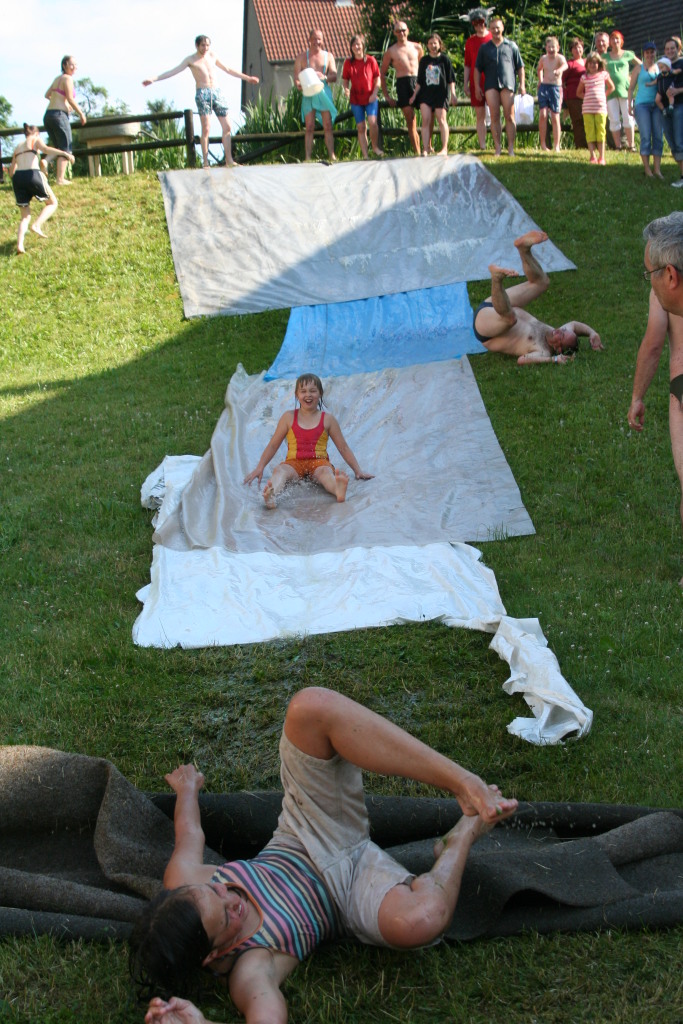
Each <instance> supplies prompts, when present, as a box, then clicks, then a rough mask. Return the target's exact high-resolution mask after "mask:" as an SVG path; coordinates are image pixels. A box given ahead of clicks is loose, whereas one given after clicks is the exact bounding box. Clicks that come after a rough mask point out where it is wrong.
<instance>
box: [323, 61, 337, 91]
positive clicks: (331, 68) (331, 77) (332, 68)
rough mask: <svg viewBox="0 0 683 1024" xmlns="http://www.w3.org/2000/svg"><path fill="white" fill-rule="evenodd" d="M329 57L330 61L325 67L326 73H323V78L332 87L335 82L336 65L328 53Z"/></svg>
mask: <svg viewBox="0 0 683 1024" xmlns="http://www.w3.org/2000/svg"><path fill="white" fill-rule="evenodd" d="M329 56H330V60H329V63H328V65H327V71H326V72H325V77H326V78H327V81H328V83H329V85H333V84H334V83H335V82H336V81H337V63H336V61H335V59H334V57H333V55H332V54H331V53H330V55H329Z"/></svg>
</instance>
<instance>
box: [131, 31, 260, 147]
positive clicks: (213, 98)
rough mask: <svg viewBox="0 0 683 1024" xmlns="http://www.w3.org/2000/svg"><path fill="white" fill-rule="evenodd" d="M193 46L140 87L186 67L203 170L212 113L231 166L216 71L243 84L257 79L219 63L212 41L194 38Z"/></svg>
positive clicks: (224, 107) (225, 112)
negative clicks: (199, 130) (191, 80)
mask: <svg viewBox="0 0 683 1024" xmlns="http://www.w3.org/2000/svg"><path fill="white" fill-rule="evenodd" d="M194 45H195V47H196V52H195V53H191V54H190V56H189V57H186V58H185V60H183V61H181V63H180V64H179V65H178V67H177V68H173V69H172V70H171V71H164V72H163V74H161V75H156V77H154V78H146V79H145V81H144V82H143V83H142V84H143V85H151V84H152V82H161V81H163V80H164V79H165V78H173V76H174V75H178V74H180V72H181V71H184V70H185V68H189V69H190V71H191V72H192V77H193V78H194V80H195V84H196V92H195V102H196V104H197V112H198V114H199V120H200V121H201V125H202V162H203V164H204V167H208V166H209V128H210V125H211V114H215V115H216V117H217V118H218V120H219V121H220V125H221V131H222V135H223V148H224V149H225V164H226V167H234V164H235V161H234V160H233V158H232V148H231V145H230V142H231V140H230V133H231V130H232V129H231V128H230V122H229V121H228V108H227V105H226V103H225V101H224V99H223V97H222V96H221V94H220V92H219V91H218V89H217V88H216V84H215V80H216V69H217V68H220V69H221V71H225V73H226V75H232V76H233V78H241V79H242V81H243V82H251V84H252V85H258V78H256V76H255V75H243V74H242V72H241V71H234V70H233V69H232V68H227V67H226V66H225V64H222V63H221V61H220V60H219V59H218V57H216V55H215V54H214V53H213V52H212V50H211V40H210V39H209V37H208V36H197V38H196V39H195V41H194Z"/></svg>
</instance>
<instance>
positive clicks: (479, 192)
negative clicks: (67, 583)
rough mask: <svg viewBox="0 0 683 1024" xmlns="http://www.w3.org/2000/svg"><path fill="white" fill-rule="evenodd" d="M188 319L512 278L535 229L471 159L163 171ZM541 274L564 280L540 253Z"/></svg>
mask: <svg viewBox="0 0 683 1024" xmlns="http://www.w3.org/2000/svg"><path fill="white" fill-rule="evenodd" d="M159 179H160V181H161V188H162V192H163V197H164V205H165V208H166V219H167V223H168V229H169V234H170V238H171V248H172V251H173V259H174V263H175V269H176V275H177V278H178V282H179V284H180V290H181V294H182V297H183V303H184V309H185V315H186V316H188V317H193V316H202V315H211V314H217V313H220V314H237V313H255V312H259V311H262V310H266V309H283V308H287V307H291V306H307V305H319V304H321V303H328V302H346V301H349V300H353V299H366V298H370V297H372V296H378V295H391V294H394V293H396V292H404V291H413V290H415V289H421V288H430V287H434V286H438V285H445V284H452V283H454V282H456V281H478V280H485V279H487V278H488V276H489V272H488V269H487V268H488V265H489V263H492V262H493V263H500V264H502V265H504V266H511V267H516V268H519V269H521V263H520V260H519V257H518V255H517V251H516V249H515V248H514V246H513V244H512V243H513V240H514V239H515V238H516V237H517V236H518V235H520V234H522V233H523V232H525V231H529V230H530V229H531V228H535V227H538V225H537V224H536V223H535V222H534V221H533V220H532V219H531V217H529V215H528V214H527V213H526V212H525V211H524V209H523V208H522V206H520V204H519V203H518V202H517V200H516V199H514V197H513V196H512V195H511V194H510V193H509V192H508V191H507V190H506V189H505V188H504V187H503V186H502V185H501V184H500V182H499V181H497V179H496V178H494V177H493V175H492V174H490V173H489V171H487V170H486V168H485V167H484V165H483V164H482V163H481V161H480V160H478V159H477V158H476V157H471V156H451V157H448V158H447V159H438V160H437V159H433V160H413V159H406V158H403V159H398V160H385V161H382V162H381V163H379V162H374V161H373V162H371V163H364V162H344V163H341V164H337V165H333V166H325V165H323V164H290V165H287V166H277V165H274V166H273V165H271V166H262V167H237V168H233V169H228V168H215V169H211V170H209V171H203V172H201V173H199V172H193V171H166V172H164V173H162V174H160V175H159ZM534 251H535V255H536V256H537V258H538V259H539V260H540V262H541V263H542V265H543V267H544V269H545V270H547V271H556V270H571V269H575V267H574V264H573V263H571V261H570V260H568V259H567V258H566V257H565V256H564V255H563V254H562V253H561V252H560V250H559V249H558V248H557V247H556V246H555V245H554V244H553V243H552V242H551V241H547V242H544V243H543V244H542V245H539V246H538V247H537V248H536V249H535V250H534Z"/></svg>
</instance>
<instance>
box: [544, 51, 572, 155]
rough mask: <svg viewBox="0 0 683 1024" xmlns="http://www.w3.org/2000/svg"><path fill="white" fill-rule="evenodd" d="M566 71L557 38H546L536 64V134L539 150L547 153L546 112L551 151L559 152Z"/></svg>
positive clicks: (565, 63)
mask: <svg viewBox="0 0 683 1024" xmlns="http://www.w3.org/2000/svg"><path fill="white" fill-rule="evenodd" d="M566 70H567V61H566V60H565V58H564V55H563V54H561V53H560V41H559V39H558V38H557V36H547V37H546V40H545V53H544V54H543V56H542V57H541V59H540V60H539V62H538V134H539V138H540V141H541V149H542V150H543V151H544V152H547V150H548V146H547V145H546V136H547V133H548V111H550V120H551V122H552V126H553V149H554V150H555V152H556V153H559V152H560V135H561V131H562V127H561V125H560V110H561V108H562V75H563V73H564V72H565V71H566Z"/></svg>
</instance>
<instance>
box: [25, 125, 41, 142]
mask: <svg viewBox="0 0 683 1024" xmlns="http://www.w3.org/2000/svg"><path fill="white" fill-rule="evenodd" d="M39 131H40V128H38V127H36V125H35V124H26V121H24V135H25V136H26V137H27V138H28V136H29V135H37V134H38V132H39Z"/></svg>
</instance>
